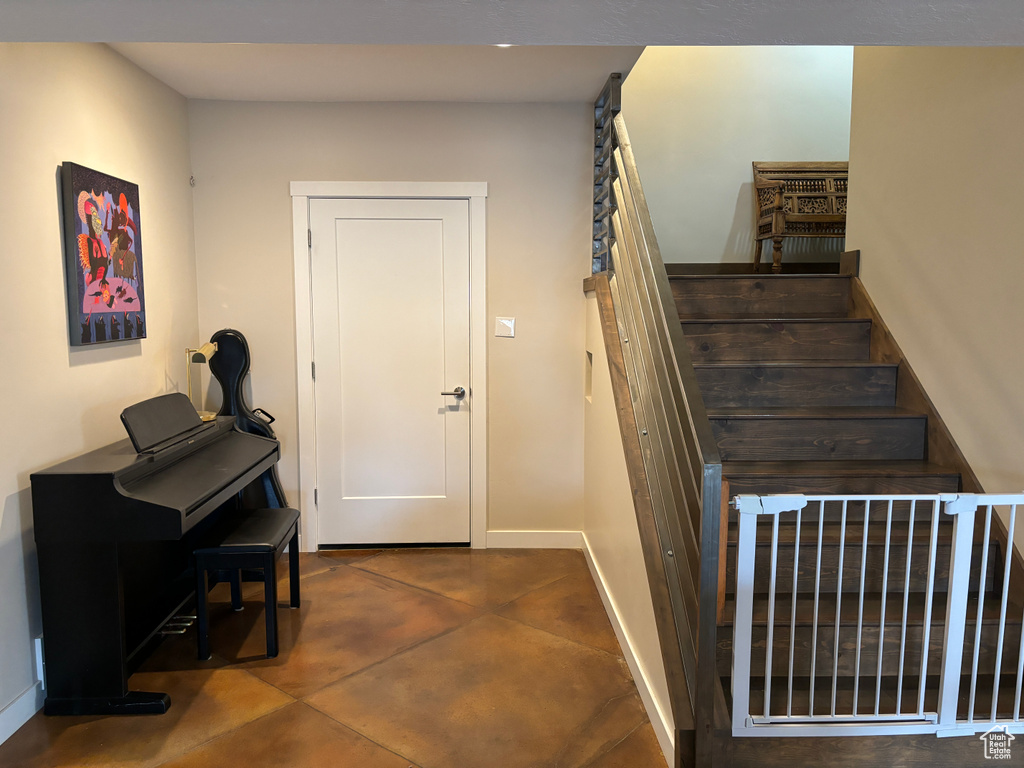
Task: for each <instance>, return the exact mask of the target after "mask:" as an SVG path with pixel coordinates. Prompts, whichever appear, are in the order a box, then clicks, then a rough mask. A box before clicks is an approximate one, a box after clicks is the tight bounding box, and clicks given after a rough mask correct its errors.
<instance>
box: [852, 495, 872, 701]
mask: <svg viewBox="0 0 1024 768" xmlns="http://www.w3.org/2000/svg"><path fill="white" fill-rule="evenodd" d="M870 515H871V500H870V499H865V500H864V532H863V534H862V536H861V543H860V592H859V594H858V596H857V656H856V661H855V662H854V672H853V714H854V715H856V714H857V704H858V701H859V699H860V658H861V647H862V646H863V644H864V579H865V576H866V574H867V570H868V524H869V516H870Z"/></svg>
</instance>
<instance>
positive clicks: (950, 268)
mask: <svg viewBox="0 0 1024 768" xmlns="http://www.w3.org/2000/svg"><path fill="white" fill-rule="evenodd" d="M1022 124H1024V49H1020V48H984V49H981V48H977V49H971V48H966V49H958V48H913V49H912V48H858V49H857V51H856V55H855V59H854V86H853V123H852V131H851V144H850V212H849V218H848V235H849V236H848V243H849V247H850V248H859V249H860V250H861V256H862V260H861V276H862V279H863V281H864V283H865V285H866V287H867V289H868V291H869V293H870V295H871V297H872V299H873V300H874V301H875V303H876V304H877V306H878V309H879V310H880V311H881V313H882V316H883V317H884V318H885V320H886V323H887V324H888V325H889V327H890V329H891V330H892V332H893V334H894V335H895V336H896V339H897V341H898V342H899V344H900V346H901V347H902V348H903V351H904V353H905V354H906V355H907V357H908V359H909V361H910V363H911V365H913V366H914V370H915V371H916V372H917V374H918V376H920V378H921V380H922V382H923V384H924V386H925V389H926V390H927V392H928V394H929V395H930V396H931V398H932V400H933V401H934V403H935V405H936V407H937V408H938V410H939V412H940V413H941V414H942V416H943V419H944V420H945V421H946V424H947V425H948V426H949V428H950V430H951V431H952V433H953V437H954V438H955V439H956V441H957V442H958V443H959V445H960V448H961V449H962V450H963V452H964V454H965V455H966V457H967V460H968V461H969V462H970V464H971V466H972V467H973V468H974V470H975V472H976V473H977V475H978V478H979V479H980V480H981V483H982V485H983V486H984V487H985V489H986V490H987V491H990V492H1001V493H1007V492H1019V491H1021V490H1022V489H1024V408H1022V405H1024V400H1022V397H1021V393H1020V388H1019V384H1020V382H1021V381H1024V356H1022V355H1021V354H1020V348H1021V337H1022V336H1024V302H1022V301H1021V299H1020V290H1021V286H1022V285H1024V258H1022V257H1021V252H1022V250H1021V249H1022V236H1021V227H1020V221H1021V211H1022V210H1024V184H1022V179H1024V142H1022V140H1021V125H1022Z"/></svg>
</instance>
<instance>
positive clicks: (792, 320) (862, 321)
mask: <svg viewBox="0 0 1024 768" xmlns="http://www.w3.org/2000/svg"><path fill="white" fill-rule="evenodd" d="M680 322H682V324H683V325H756V324H760V325H763V324H765V323H788V324H790V325H794V324H797V323H800V324H804V323H818V324H821V323H825V324H831V325H835V324H842V325H871V320H869V319H867V318H863V317H820V316H817V317H785V316H783V317H780V316H777V315H776V316H769V317H697V318H687V319H684V320H681V321H680Z"/></svg>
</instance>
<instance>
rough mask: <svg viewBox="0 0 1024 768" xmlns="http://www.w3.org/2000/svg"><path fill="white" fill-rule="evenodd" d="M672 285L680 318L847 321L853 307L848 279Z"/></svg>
mask: <svg viewBox="0 0 1024 768" xmlns="http://www.w3.org/2000/svg"><path fill="white" fill-rule="evenodd" d="M671 285H672V295H673V296H674V297H675V299H676V307H677V308H678V310H679V313H680V315H693V316H702V315H703V316H714V315H732V314H743V313H747V314H763V315H765V316H773V317H784V316H786V315H792V314H794V313H795V314H802V315H817V316H818V317H845V316H846V313H847V311H848V307H849V303H850V280H849V278H846V277H786V278H784V279H781V280H778V279H776V280H773V279H771V278H765V277H759V276H753V275H751V276H736V277H731V276H730V277H728V278H723V277H687V278H682V279H679V278H677V279H673V280H672V281H671Z"/></svg>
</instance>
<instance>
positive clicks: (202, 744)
mask: <svg viewBox="0 0 1024 768" xmlns="http://www.w3.org/2000/svg"><path fill="white" fill-rule="evenodd" d="M243 671H244V670H243ZM260 682H263V681H262V680H261V681H260ZM272 687H273V686H272ZM298 703H301V702H299V701H298V700H297V699H295V698H292V700H291V701H289V702H286V703H284V704H282V705H281V706H280V707H274V708H273V709H271V710H270V711H268V712H264V713H263V714H262V715H260V716H259V717H257V718H254V719H252V720H249V721H247V722H244V723H241V724H240V725H236V726H235V727H234V728H232V729H231V730H230V731H224V733H218V734H217V735H216V736H211V737H210V738H208V739H207V740H206V741H202V742H200V743H198V744H195V745H194V746H192V747H191V748H189V749H186V750H185V751H184V752H178V753H176V754H174V755H172V756H171V757H169V758H167V759H166V760H164V761H162V762H160V763H157V764H156V765H154V766H153V768H160V766H161V765H167V764H168V763H170V762H173V761H175V760H180V759H181V758H183V757H185V756H186V755H188V754H190V753H192V752H195V751H196V750H197V749H202V748H203V747H205V746H206V745H207V744H212V743H213V742H215V741H217V740H218V739H220V738H223V737H225V736H230V735H231V734H233V733H235V731H238V730H239V729H241V728H244V727H246V726H247V725H250V724H251V723H258V722H259V721H260V720H262V719H263V718H265V717H269V716H270V715H272V714H274V713H275V712H280V711H281V710H282V709H284V708H285V707H290V706H291V705H292V704H298Z"/></svg>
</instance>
